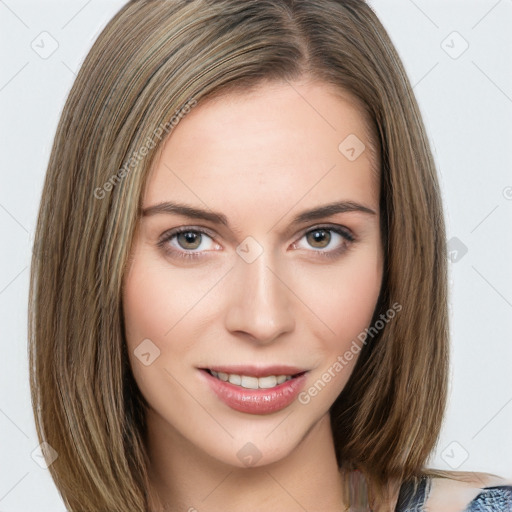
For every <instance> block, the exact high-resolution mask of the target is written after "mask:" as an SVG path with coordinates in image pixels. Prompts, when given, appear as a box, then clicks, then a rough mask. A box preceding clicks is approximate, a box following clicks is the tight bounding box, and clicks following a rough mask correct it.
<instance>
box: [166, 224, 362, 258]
mask: <svg viewBox="0 0 512 512" xmlns="http://www.w3.org/2000/svg"><path fill="white" fill-rule="evenodd" d="M322 230H323V231H332V232H334V233H337V234H338V235H340V236H341V237H342V238H343V239H344V243H343V245H342V246H341V247H340V248H338V249H332V250H330V251H322V250H318V251H313V252H315V253H318V254H319V255H320V257H324V258H336V257H337V256H340V255H341V253H343V252H345V250H347V249H348V248H349V247H350V245H351V244H352V243H354V242H355V238H354V237H353V236H352V234H351V233H350V232H349V231H348V230H346V229H343V228H342V227H340V226H315V227H313V228H310V229H308V230H307V231H305V232H303V233H302V235H301V237H300V238H299V240H300V239H302V238H303V237H304V236H306V235H308V234H309V233H314V232H315V231H322ZM188 232H192V233H201V234H203V235H206V236H208V237H209V238H212V239H213V238H214V237H213V236H212V235H211V234H210V232H209V231H206V230H204V229H203V228H197V227H181V228H176V229H172V230H171V231H168V232H166V233H164V234H163V235H162V237H161V239H160V240H159V241H158V242H157V246H158V247H159V248H161V249H162V250H164V251H165V252H166V253H167V254H169V255H171V256H176V257H178V258H183V259H186V260H191V259H197V258H201V257H202V256H201V252H192V251H179V250H176V249H169V248H168V247H164V246H165V244H166V243H167V242H169V241H170V240H172V239H173V238H174V237H175V236H176V235H179V234H180V233H188ZM347 246H348V247H347Z"/></svg>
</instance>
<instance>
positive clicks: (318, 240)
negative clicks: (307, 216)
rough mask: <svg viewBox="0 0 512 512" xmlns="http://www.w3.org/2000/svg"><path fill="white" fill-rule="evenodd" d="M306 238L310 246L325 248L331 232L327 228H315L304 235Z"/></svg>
mask: <svg viewBox="0 0 512 512" xmlns="http://www.w3.org/2000/svg"><path fill="white" fill-rule="evenodd" d="M306 238H307V240H308V243H309V244H311V246H312V247H316V248H318V249H325V247H327V246H328V245H329V242H330V241H331V233H330V231H329V230H327V229H315V230H314V231H310V232H309V233H308V234H307V235H306Z"/></svg>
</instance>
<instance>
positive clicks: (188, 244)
mask: <svg viewBox="0 0 512 512" xmlns="http://www.w3.org/2000/svg"><path fill="white" fill-rule="evenodd" d="M201 240H202V234H201V233H198V232H197V231H184V232H182V233H178V234H177V235H176V241H177V242H178V244H179V245H180V247H181V248H182V249H197V248H198V247H199V246H200V245H201Z"/></svg>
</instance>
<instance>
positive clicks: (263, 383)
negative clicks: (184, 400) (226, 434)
mask: <svg viewBox="0 0 512 512" xmlns="http://www.w3.org/2000/svg"><path fill="white" fill-rule="evenodd" d="M199 370H200V372H199V373H200V376H201V378H202V379H204V380H205V381H206V384H207V385H208V386H209V387H210V389H211V390H212V391H213V392H214V393H215V395H216V396H217V398H219V399H220V400H221V401H222V402H224V403H225V404H226V405H228V406H229V407H230V408H232V409H234V410H236V411H239V412H245V413H249V414H270V413H273V412H276V411H279V410H281V409H284V408H285V407H288V406H289V405H290V404H291V403H292V402H293V401H294V400H295V398H296V397H297V395H298V394H299V393H300V390H301V389H302V388H303V387H304V384H305V382H306V375H307V370H303V369H300V368H297V367H291V366H283V365H273V366H267V367H255V366H214V367H211V368H201V369H199ZM283 379H284V380H283Z"/></svg>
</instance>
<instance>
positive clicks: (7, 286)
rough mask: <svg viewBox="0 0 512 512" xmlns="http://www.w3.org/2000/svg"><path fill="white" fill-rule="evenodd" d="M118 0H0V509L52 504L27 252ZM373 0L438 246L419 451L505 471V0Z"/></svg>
mask: <svg viewBox="0 0 512 512" xmlns="http://www.w3.org/2000/svg"><path fill="white" fill-rule="evenodd" d="M123 4H124V1H123V0H117V1H113V0H108V1H107V0H101V1H100V0H89V1H84V0H72V1H71V0H66V1H65V2H64V1H60V2H55V1H54V2H51V1H36V0H32V1H19V0H0V38H1V39H0V43H1V44H0V55H1V62H2V64H1V68H0V109H1V110H0V112H1V117H0V119H1V121H0V129H1V137H0V144H1V148H0V149H1V157H2V164H1V174H0V183H1V186H0V230H1V247H2V251H1V253H0V269H1V270H0V315H1V318H0V320H1V322H0V326H1V333H2V335H1V344H2V345H1V346H2V355H3V357H2V358H1V360H0V365H1V370H0V379H1V394H0V443H1V445H0V447H1V452H0V512H15V511H22V512H26V511H27V510H38V511H41V512H43V511H52V512H58V511H63V510H65V508H64V506H63V503H62V501H61V499H60V497H59V494H58V492H57V490H56V488H55V486H54V485H53V482H52V480H51V478H50V475H49V472H48V470H47V469H45V468H43V467H40V466H39V465H38V464H37V463H36V462H35V460H39V459H38V457H37V451H36V452H35V454H34V459H35V460H34V459H33V458H32V455H31V454H32V453H33V451H34V449H36V448H37V445H38V442H37V438H36V434H35V428H34V423H33V419H32V409H31V406H30V395H29V386H28V365H27V357H26V303H27V292H28V284H29V258H30V255H31V243H32V233H33V230H34V226H35V219H36V214H37V210H38V205H39V199H40V194H41V189H42V183H43V178H44V174H45V170H46V165H47V163H48V158H49V154H50V149H51V145H52V142H53V136H54V133H55V129H56V126H57V122H58V119H59V116H60V113H61V110H62V107H63V105H64V101H65V98H66V96H67V94H68V92H69V90H70V88H71V85H72V83H73V80H74V78H75V76H76V73H77V70H78V69H79V67H80V65H81V63H82V62H83V59H84V58H85V55H86V53H87V52H88V50H89V49H90V47H91V45H92V43H93V41H94V40H95V38H96V37H97V36H98V34H99V32H100V31H101V29H102V28H103V27H104V26H105V24H106V23H107V21H108V20H109V19H110V18H111V17H112V16H113V15H114V14H115V13H116V12H117V10H118V9H119V8H120V7H121V6H122V5H123ZM372 5H373V7H374V9H375V10H376V12H377V14H378V15H379V17H380V19H381V20H382V22H383V24H384V25H385V27H386V28H387V30H388V31H389V33H390V36H391V38H392V39H393V41H394V43H395V45H396V46H397V49H398V51H399V53H400V55H401V56H402V59H403V61H404V64H405V66H406V69H407V72H408V74H409V76H410V78H411V82H412V84H413V85H414V91H415V93H416V96H417V98H418V101H419V103H420V107H421V110H422V113H423V116H424V120H425V123H426V126H427V130H428V133H429V137H430V140H431V143H432V148H433V151H434V155H435V158H436V161H437V164H438V169H439V174H440V181H441V187H442V192H443V199H444V203H445V212H446V221H447V229H448V239H449V240H450V247H451V256H450V258H451V261H450V287H451V296H450V318H451V336H452V370H451V393H450V400H449V405H448V410H447V416H446V420H445V423H444V427H443V431H442V435H441V438H440V442H439V446H438V449H437V450H436V452H435V454H434V456H433V458H432V460H431V464H430V465H431V467H437V468H443V469H459V470H462V471H488V472H493V473H497V474H499V475H501V476H505V477H507V478H512V441H511V436H510V433H511V432H512V385H511V384H512V375H511V374H512V371H511V368H512V344H511V338H512V336H511V331H512V329H511V327H512V325H511V324H512V265H511V262H512V229H511V225H512V222H511V221H512V171H511V169H512V165H511V164H512V152H511V143H512V137H511V132H512V116H511V114H512V68H511V66H510V62H511V56H512V32H511V31H510V26H511V23H512V0H499V1H496V0H481V1H472V2H469V1H462V0H460V1H453V0H451V1H447V0H443V1H432V0H428V1H427V0H414V1H413V0H394V1H391V0H374V1H373V2H372ZM57 44H58V47H57V48H56V50H55V51H54V53H52V54H51V55H48V54H49V53H50V51H51V50H52V49H53V48H52V45H57ZM467 45H469V46H468V48H467V49H465V48H466V46H467ZM463 50H465V51H463ZM466 249H467V252H465V251H466Z"/></svg>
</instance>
